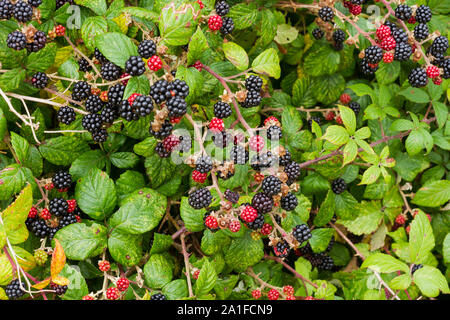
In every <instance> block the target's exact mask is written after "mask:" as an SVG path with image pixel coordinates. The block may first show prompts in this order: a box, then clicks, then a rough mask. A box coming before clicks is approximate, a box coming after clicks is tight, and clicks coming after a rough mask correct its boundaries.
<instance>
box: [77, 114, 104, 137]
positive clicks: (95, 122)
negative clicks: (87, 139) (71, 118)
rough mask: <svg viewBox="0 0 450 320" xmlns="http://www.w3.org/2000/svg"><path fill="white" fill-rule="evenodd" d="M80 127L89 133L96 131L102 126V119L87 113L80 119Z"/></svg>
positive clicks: (97, 115)
mask: <svg viewBox="0 0 450 320" xmlns="http://www.w3.org/2000/svg"><path fill="white" fill-rule="evenodd" d="M81 125H82V126H83V128H84V129H85V130H87V131H89V132H90V133H93V132H96V131H98V130H99V129H100V128H101V126H102V118H101V117H100V115H99V114H97V113H89V114H86V115H84V116H83V118H82V119H81Z"/></svg>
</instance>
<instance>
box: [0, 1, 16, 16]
mask: <svg viewBox="0 0 450 320" xmlns="http://www.w3.org/2000/svg"><path fill="white" fill-rule="evenodd" d="M12 11H13V4H12V3H11V1H9V0H2V1H0V19H6V20H9V19H11V17H12Z"/></svg>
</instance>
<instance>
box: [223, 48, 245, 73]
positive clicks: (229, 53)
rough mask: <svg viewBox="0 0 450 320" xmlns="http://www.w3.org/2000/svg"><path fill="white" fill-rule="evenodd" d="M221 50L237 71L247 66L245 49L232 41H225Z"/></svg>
mask: <svg viewBox="0 0 450 320" xmlns="http://www.w3.org/2000/svg"><path fill="white" fill-rule="evenodd" d="M223 52H224V53H225V58H227V59H228V60H229V61H230V62H231V63H232V64H233V65H234V66H235V67H236V68H237V69H238V70H239V71H243V70H245V69H247V68H248V56H247V53H246V52H245V50H244V49H243V48H242V47H241V46H240V45H238V44H236V43H234V42H225V43H224V44H223Z"/></svg>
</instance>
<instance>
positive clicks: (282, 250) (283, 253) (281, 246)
mask: <svg viewBox="0 0 450 320" xmlns="http://www.w3.org/2000/svg"><path fill="white" fill-rule="evenodd" d="M273 252H274V253H275V255H276V256H277V257H279V258H286V257H287V256H288V255H289V252H290V248H289V244H288V243H287V241H286V240H284V239H281V241H279V242H278V243H277V244H276V246H275V247H274V248H273Z"/></svg>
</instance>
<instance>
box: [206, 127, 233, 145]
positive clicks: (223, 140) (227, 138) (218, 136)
mask: <svg viewBox="0 0 450 320" xmlns="http://www.w3.org/2000/svg"><path fill="white" fill-rule="evenodd" d="M211 139H212V141H213V142H214V144H215V145H216V146H217V147H219V148H226V147H227V145H229V144H231V142H232V141H233V137H232V135H231V133H230V132H228V131H227V130H224V131H220V132H214V133H213V136H212V137H211Z"/></svg>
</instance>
